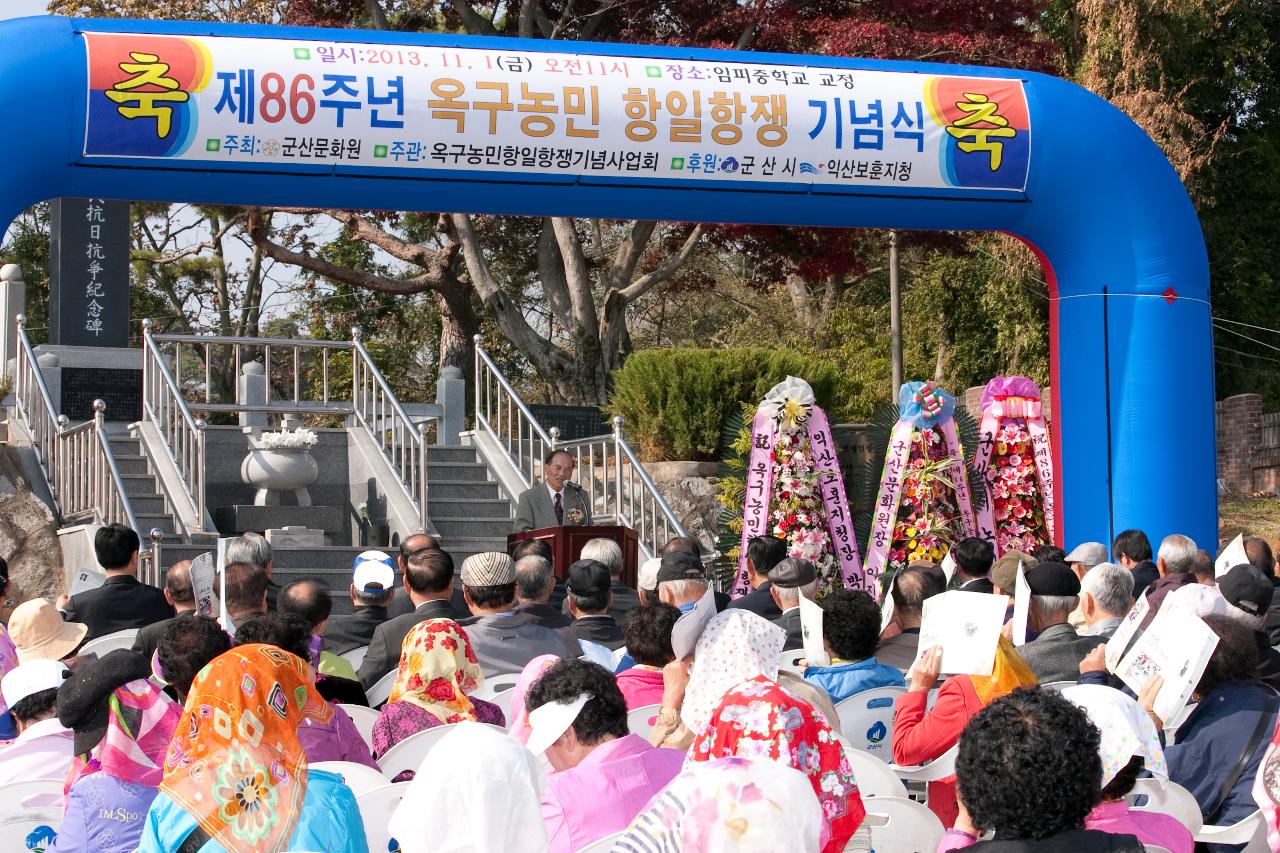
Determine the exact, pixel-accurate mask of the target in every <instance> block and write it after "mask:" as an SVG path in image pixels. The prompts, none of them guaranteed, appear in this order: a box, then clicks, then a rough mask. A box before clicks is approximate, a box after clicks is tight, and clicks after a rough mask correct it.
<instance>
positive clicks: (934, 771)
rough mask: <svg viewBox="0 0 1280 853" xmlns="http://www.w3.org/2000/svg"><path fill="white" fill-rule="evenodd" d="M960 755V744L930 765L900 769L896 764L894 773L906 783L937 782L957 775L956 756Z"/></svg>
mask: <svg viewBox="0 0 1280 853" xmlns="http://www.w3.org/2000/svg"><path fill="white" fill-rule="evenodd" d="M959 754H960V744H959V743H958V742H957V743H956V744H955V746H953V747H951V748H950V749H948V750H947V751H946V752H944V753H942V755H939V756H938V757H937V758H935V759H934V760H933V761H930V762H929V763H928V764H921V765H919V766H916V767H899V766H898V765H896V764H894V765H892V767H893V772H894V773H895V774H896V775H897V777H898V778H899V779H901V780H903V781H904V782H937V781H939V780H941V779H946V778H947V777H948V776H954V775H955V774H956V756H958V755H959Z"/></svg>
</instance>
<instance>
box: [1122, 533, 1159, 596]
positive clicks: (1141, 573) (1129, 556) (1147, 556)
mask: <svg viewBox="0 0 1280 853" xmlns="http://www.w3.org/2000/svg"><path fill="white" fill-rule="evenodd" d="M1111 556H1112V557H1113V558H1114V559H1115V561H1116V562H1117V563H1119V564H1120V565H1122V566H1124V567H1125V568H1126V569H1128V570H1129V571H1131V572H1133V597H1134V599H1139V598H1142V593H1144V592H1145V591H1146V589H1147V587H1149V586H1150V585H1151V584H1153V583H1155V582H1156V581H1157V580H1159V579H1160V572H1159V570H1158V569H1156V564H1155V563H1153V562H1151V540H1150V539H1148V538H1147V534H1145V533H1143V532H1142V531H1141V530H1121V531H1120V532H1119V533H1117V534H1116V538H1115V541H1113V542H1112V543H1111Z"/></svg>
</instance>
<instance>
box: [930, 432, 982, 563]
mask: <svg viewBox="0 0 1280 853" xmlns="http://www.w3.org/2000/svg"><path fill="white" fill-rule="evenodd" d="M938 426H939V427H940V428H941V429H942V437H943V438H944V439H945V440H946V442H947V455H948V456H950V457H951V479H952V482H954V483H955V493H956V507H957V509H959V510H960V527H961V529H962V531H963V533H964V535H965V537H966V538H968V537H970V536H977V535H978V519H977V517H976V516H975V515H974V512H973V496H972V495H970V494H969V472H968V471H967V470H966V469H965V464H964V447H963V446H962V445H961V444H960V436H959V435H957V434H956V422H955V421H954V420H949V421H943V422H942V423H940V424H938Z"/></svg>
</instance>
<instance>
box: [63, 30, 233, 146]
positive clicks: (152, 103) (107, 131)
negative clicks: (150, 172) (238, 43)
mask: <svg viewBox="0 0 1280 853" xmlns="http://www.w3.org/2000/svg"><path fill="white" fill-rule="evenodd" d="M84 39H85V47H86V50H87V51H88V61H89V115H88V121H87V123H86V126H85V143H84V153H85V154H86V155H98V156H118V157H176V156H178V155H180V154H182V153H183V152H184V151H185V150H186V149H187V146H189V145H190V144H191V139H192V137H193V136H194V134H195V128H196V120H197V113H196V102H195V101H196V99H195V94H196V93H197V92H201V91H203V90H204V88H205V86H207V85H208V84H209V80H210V78H211V76H212V74H213V67H212V66H213V62H212V58H211V57H210V55H209V51H208V50H207V49H206V48H205V46H204V45H202V44H201V43H200V42H199V41H197V40H196V39H191V38H184V37H181V36H153V35H134V34H123V33H85V34H84Z"/></svg>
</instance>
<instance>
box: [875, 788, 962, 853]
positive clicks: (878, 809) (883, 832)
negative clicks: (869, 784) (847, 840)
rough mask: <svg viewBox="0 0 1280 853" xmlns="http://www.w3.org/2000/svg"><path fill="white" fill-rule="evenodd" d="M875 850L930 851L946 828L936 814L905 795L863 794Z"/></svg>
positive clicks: (897, 852)
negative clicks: (879, 795) (876, 795)
mask: <svg viewBox="0 0 1280 853" xmlns="http://www.w3.org/2000/svg"><path fill="white" fill-rule="evenodd" d="M862 804H863V805H864V806H866V809H867V817H866V825H867V826H869V827H870V828H871V848H872V849H873V850H875V851H876V853H931V851H934V850H937V849H938V842H940V841H941V840H942V835H943V833H944V832H945V831H946V830H945V829H943V826H942V821H940V820H938V817H937V815H935V814H934V813H933V812H931V811H929V809H928V808H926V807H925V806H922V805H920V804H919V803H917V802H916V801H915V800H909V799H907V798H906V797H863V800H862Z"/></svg>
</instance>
